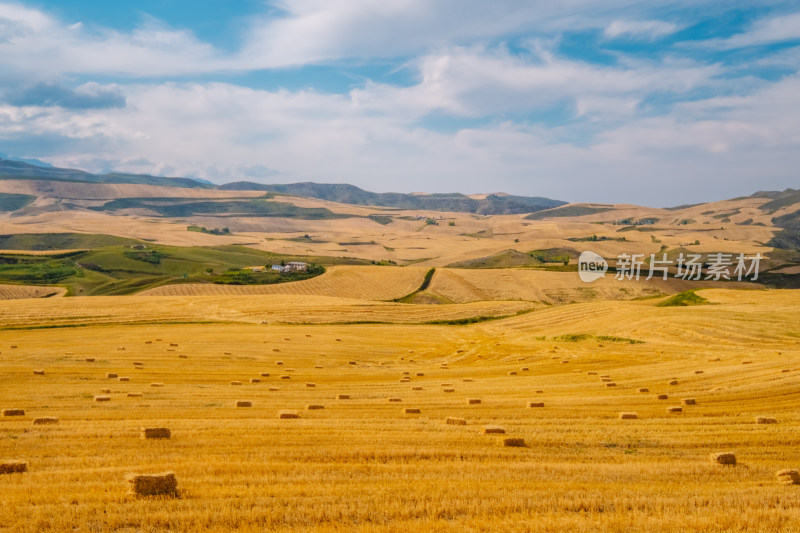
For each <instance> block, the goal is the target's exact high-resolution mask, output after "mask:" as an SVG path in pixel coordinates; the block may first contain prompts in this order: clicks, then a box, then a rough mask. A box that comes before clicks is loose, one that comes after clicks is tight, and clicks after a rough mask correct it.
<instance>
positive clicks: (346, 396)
mask: <svg viewBox="0 0 800 533" xmlns="http://www.w3.org/2000/svg"><path fill="white" fill-rule="evenodd" d="M336 399H337V400H349V399H350V395H349V394H337V395H336Z"/></svg>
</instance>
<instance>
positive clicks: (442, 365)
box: [439, 363, 447, 368]
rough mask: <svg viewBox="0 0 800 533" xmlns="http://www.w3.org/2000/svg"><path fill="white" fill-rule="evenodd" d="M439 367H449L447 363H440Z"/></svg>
mask: <svg viewBox="0 0 800 533" xmlns="http://www.w3.org/2000/svg"><path fill="white" fill-rule="evenodd" d="M439 368H447V363H440V364H439Z"/></svg>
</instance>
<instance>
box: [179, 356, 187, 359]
mask: <svg viewBox="0 0 800 533" xmlns="http://www.w3.org/2000/svg"><path fill="white" fill-rule="evenodd" d="M178 359H189V356H188V355H179V356H178Z"/></svg>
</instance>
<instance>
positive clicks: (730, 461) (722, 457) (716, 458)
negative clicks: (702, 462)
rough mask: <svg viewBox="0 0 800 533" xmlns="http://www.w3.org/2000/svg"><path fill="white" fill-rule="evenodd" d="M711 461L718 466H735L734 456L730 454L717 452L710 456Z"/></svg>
mask: <svg viewBox="0 0 800 533" xmlns="http://www.w3.org/2000/svg"><path fill="white" fill-rule="evenodd" d="M710 457H711V461H712V462H714V463H717V464H719V465H735V464H736V455H735V454H733V453H731V452H719V453H712V454H711V456H710Z"/></svg>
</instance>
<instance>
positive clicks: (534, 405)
mask: <svg viewBox="0 0 800 533" xmlns="http://www.w3.org/2000/svg"><path fill="white" fill-rule="evenodd" d="M528 407H544V402H528Z"/></svg>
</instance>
